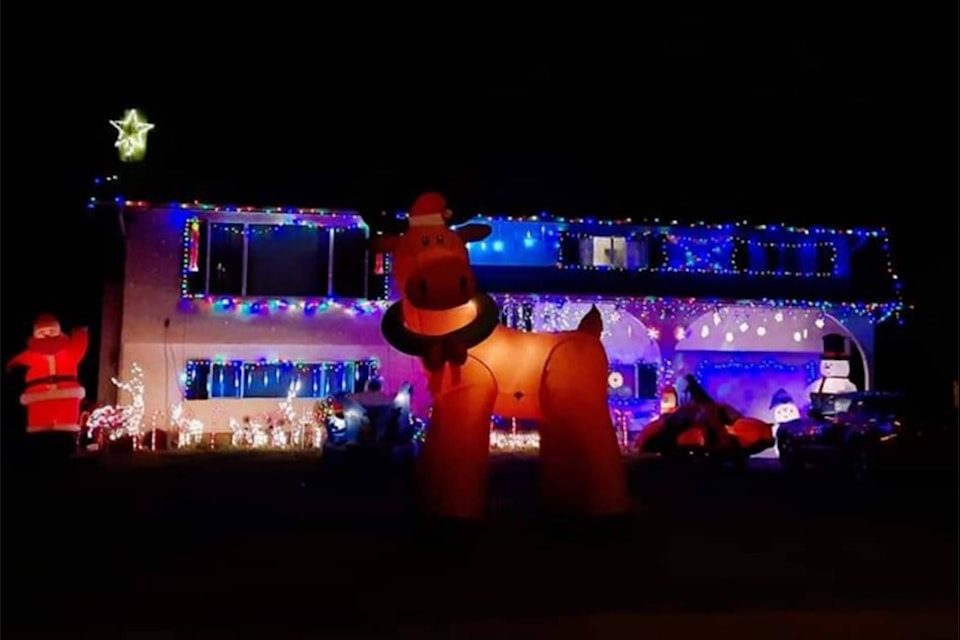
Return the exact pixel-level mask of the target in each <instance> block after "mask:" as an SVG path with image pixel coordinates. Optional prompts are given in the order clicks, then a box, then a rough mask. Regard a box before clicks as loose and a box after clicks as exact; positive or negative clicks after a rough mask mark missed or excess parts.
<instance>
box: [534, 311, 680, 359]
mask: <svg viewBox="0 0 960 640" xmlns="http://www.w3.org/2000/svg"><path fill="white" fill-rule="evenodd" d="M593 306H596V308H597V311H599V312H600V317H601V318H603V333H601V334H600V342H602V343H603V346H604V348H605V349H606V351H607V358H609V360H610V362H623V363H631V364H632V363H634V362H649V363H651V364H656V365H659V364H660V360H661V354H660V345H659V343H658V342H657V339H658V338H659V335H660V334H659V331H658V330H657V329H651V328H649V327H647V325H645V324H644V323H643V321H641V320H640V319H639V318H638V317H636V316H635V315H633V314H632V313H630V312H629V311H626V310H624V309H622V308H621V306H620V305H617V304H615V303H612V302H599V303H596V304H594V303H592V302H566V303H564V304H563V305H558V304H555V303H553V302H537V303H536V304H535V305H534V313H533V330H534V331H544V332H554V331H573V330H575V329H576V328H577V325H578V324H579V322H580V319H581V318H583V316H585V315H586V314H587V313H588V312H589V311H590V309H591V307H593Z"/></svg>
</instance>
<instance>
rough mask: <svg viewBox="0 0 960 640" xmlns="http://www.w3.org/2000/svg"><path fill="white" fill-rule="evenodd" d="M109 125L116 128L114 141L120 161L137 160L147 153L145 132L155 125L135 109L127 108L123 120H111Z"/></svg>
mask: <svg viewBox="0 0 960 640" xmlns="http://www.w3.org/2000/svg"><path fill="white" fill-rule="evenodd" d="M110 126H112V127H113V128H114V129H116V130H117V141H116V142H115V143H114V145H113V146H115V147H116V148H117V149H118V151H119V153H120V160H121V161H122V162H139V161H140V160H143V158H144V156H145V155H146V154H147V133H148V132H150V131H151V130H153V129H154V128H155V125H152V124H150V123H149V122H147V121H146V119H145V118H144V117H143V115H142V114H141V113H140V112H139V111H137V110H136V109H127V110H126V112H124V114H123V120H111V121H110Z"/></svg>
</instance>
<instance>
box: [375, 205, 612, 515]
mask: <svg viewBox="0 0 960 640" xmlns="http://www.w3.org/2000/svg"><path fill="white" fill-rule="evenodd" d="M364 219H365V221H366V222H367V225H368V226H369V227H370V229H371V231H372V232H378V234H377V235H374V236H373V237H372V238H371V245H372V250H373V251H374V252H376V253H383V254H386V253H389V254H392V258H393V259H392V276H393V278H394V279H395V283H396V285H397V287H398V289H399V291H400V292H401V299H400V300H399V301H397V302H395V303H394V304H393V305H392V306H391V307H390V308H389V309H388V310H387V312H386V314H385V315H384V318H383V323H382V326H381V329H382V332H383V335H384V338H385V339H386V340H387V342H388V343H390V345H392V346H393V347H394V348H395V349H397V350H399V351H401V352H403V353H406V354H409V355H414V356H417V357H419V358H421V360H422V362H423V364H424V367H425V369H426V373H427V375H428V379H429V384H428V387H429V390H430V392H431V394H432V397H433V408H432V417H431V424H430V428H429V431H428V435H427V438H426V442H425V443H424V448H423V452H422V454H421V456H420V459H419V461H418V464H419V465H420V468H419V480H420V485H421V494H422V495H421V497H422V500H423V507H424V508H425V510H426V511H427V512H428V513H430V514H432V515H437V516H443V517H454V518H471V519H476V518H482V517H483V515H484V513H485V511H486V502H487V495H486V493H487V465H488V459H489V454H490V435H489V423H490V416H491V415H493V414H496V415H500V416H504V417H515V418H517V419H523V420H534V421H536V422H537V423H538V424H539V431H540V458H541V472H542V485H543V497H544V501H545V502H546V504H547V506H548V507H550V508H554V509H562V510H567V511H572V512H575V513H580V514H584V515H612V514H617V513H623V512H626V511H628V510H629V502H630V501H629V494H628V491H627V485H626V474H625V470H624V465H623V460H622V458H621V455H620V449H619V446H618V445H617V439H616V434H615V432H614V428H613V425H612V423H611V420H610V411H609V408H608V406H607V373H608V368H609V366H608V361H607V355H606V352H605V351H604V348H603V345H602V344H601V342H600V334H601V332H602V330H603V320H602V319H601V317H600V313H599V312H598V311H597V309H596V308H593V309H591V310H590V312H588V313H587V314H586V315H585V316H584V317H583V319H582V320H581V321H580V325H579V327H578V328H577V329H576V330H575V331H564V332H559V333H526V332H521V331H517V330H515V329H510V328H507V327H504V326H501V325H500V324H499V315H500V314H499V310H498V309H497V305H496V303H495V302H494V301H493V299H492V298H490V296H488V295H487V294H485V293H482V292H480V291H479V290H478V289H477V283H476V279H475V278H474V274H473V270H472V269H471V267H470V260H469V255H468V253H467V248H466V244H467V243H468V242H474V241H478V240H482V239H484V238H486V237H487V236H488V235H490V233H491V231H492V230H491V228H490V227H489V226H488V225H484V224H464V225H461V226H459V227H456V228H452V227H453V225H455V224H457V223H458V222H465V221H466V220H460V221H457V220H456V219H455V218H454V217H453V214H452V212H451V211H450V210H449V209H447V203H446V200H445V199H444V197H443V196H442V195H440V194H437V193H426V194H424V195H422V196H420V197H419V198H418V199H417V200H416V202H415V203H414V205H413V208H412V209H411V211H410V216H409V224H408V226H407V228H406V229H396V231H397V232H396V233H385V231H386V229H385V227H386V226H387V225H386V222H385V219H384V218H376V217H375V216H365V217H364Z"/></svg>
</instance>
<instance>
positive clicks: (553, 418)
mask: <svg viewBox="0 0 960 640" xmlns="http://www.w3.org/2000/svg"><path fill="white" fill-rule="evenodd" d="M607 369H608V364H607V356H606V353H604V351H603V346H602V345H601V344H600V342H599V341H598V340H596V339H595V338H592V337H588V336H583V337H580V336H577V337H573V338H571V339H569V340H566V341H564V342H561V343H560V344H559V345H557V347H556V348H555V349H554V350H553V352H552V353H551V354H550V356H549V357H548V359H547V363H546V367H545V369H544V378H543V382H542V388H541V399H542V403H543V414H544V422H543V427H542V429H541V433H540V465H541V473H542V480H543V490H544V499H545V501H546V503H547V506H548V507H553V508H562V509H567V510H573V511H575V512H579V513H581V514H584V515H593V516H600V515H614V514H620V513H626V512H628V511H629V510H630V495H629V492H628V490H627V479H626V470H625V467H624V463H623V458H622V456H621V453H620V446H619V444H618V443H617V436H616V432H615V431H614V428H613V423H612V421H611V419H610V409H609V407H608V405H607V374H608V371H607Z"/></svg>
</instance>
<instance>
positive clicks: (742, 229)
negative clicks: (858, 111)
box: [122, 201, 905, 322]
mask: <svg viewBox="0 0 960 640" xmlns="http://www.w3.org/2000/svg"><path fill="white" fill-rule="evenodd" d="M122 202H123V204H124V206H127V207H131V208H140V209H164V208H178V209H183V210H189V211H194V212H197V213H233V214H254V213H279V214H292V215H293V216H317V217H322V218H323V219H322V220H321V219H317V220H304V219H300V218H290V219H289V220H287V221H286V223H288V224H295V225H306V226H316V227H324V228H334V229H335V230H337V231H338V232H342V231H344V230H348V229H351V228H363V229H367V227H366V225H365V224H364V223H363V220H362V218H360V217H359V215H358V214H356V213H355V212H349V211H337V210H332V209H319V208H317V209H304V208H295V207H234V206H225V205H211V204H204V203H199V202H195V203H191V204H178V203H173V204H171V205H166V206H164V205H151V204H150V203H147V202H140V201H122ZM397 215H398V217H403V215H404V214H402V213H398V214H397ZM198 220H199V218H197V217H191V218H190V219H188V220H187V221H186V224H185V226H184V232H183V239H184V255H183V278H182V281H181V284H182V290H181V293H182V295H183V296H184V297H185V298H195V299H198V300H200V301H201V303H202V304H204V305H206V306H208V307H209V308H210V309H211V310H212V311H214V312H235V313H241V314H263V313H275V312H297V311H302V312H304V313H306V314H314V313H318V312H325V311H328V310H344V311H347V312H349V313H359V314H364V313H376V312H378V311H382V310H383V309H385V308H386V307H387V306H388V304H387V303H386V302H385V299H386V298H388V297H389V294H390V282H389V280H390V278H389V275H390V272H391V268H390V266H391V265H390V256H389V255H382V256H373V259H374V261H375V269H374V270H375V271H376V272H377V277H382V278H383V280H382V282H383V288H382V293H381V294H380V295H381V296H382V298H383V299H381V300H366V301H363V300H353V299H351V300H350V301H340V300H338V299H335V298H323V297H317V298H298V297H286V298H283V297H278V298H259V299H257V298H250V297H246V298H245V297H238V296H212V295H205V294H203V293H191V292H190V291H189V286H188V277H189V276H190V274H192V273H196V271H195V270H194V269H195V268H197V265H196V258H197V256H198V250H197V249H196V248H195V247H194V245H195V244H196V242H197V241H198V233H197V228H196V224H197V221H198ZM239 220H241V221H242V218H240V219H239ZM477 220H478V221H482V222H488V223H489V224H491V225H492V226H494V231H495V234H496V233H500V234H503V235H504V236H505V237H508V236H511V234H513V235H517V237H518V238H520V236H522V238H521V239H522V243H520V244H522V246H523V247H524V248H527V249H529V250H531V251H541V249H540V246H541V244H543V243H542V242H541V241H542V240H544V239H549V238H551V237H558V238H561V239H563V238H566V237H572V238H576V239H578V240H581V239H584V238H596V237H598V236H595V235H592V234H591V233H589V231H590V230H589V229H576V228H571V227H577V226H584V225H587V226H590V227H591V228H592V227H598V228H600V227H621V226H625V225H633V226H634V227H637V226H638V225H642V224H647V225H661V223H660V221H659V219H654V220H653V221H651V222H646V223H635V222H633V221H631V220H630V219H626V220H595V219H589V218H563V217H554V216H550V215H549V214H542V215H540V216H533V217H528V218H522V217H513V216H501V217H491V216H479V217H478V218H477ZM531 222H536V223H537V225H538V228H539V232H538V235H540V236H542V237H541V238H537V237H533V234H532V233H531V231H530V230H529V229H527V228H526V227H524V228H520V227H519V226H518V227H517V228H516V229H513V230H511V229H510V228H509V227H505V226H504V225H505V224H509V223H531ZM277 226H278V225H248V227H246V230H243V231H237V233H246V234H251V233H253V234H257V233H267V232H269V231H270V230H271V229H276V228H277ZM259 227H264V228H263V229H260V228H259ZM682 229H688V230H697V231H699V232H700V233H705V232H714V233H713V235H700V236H696V235H690V234H689V233H687V234H684V233H678V230H682ZM738 234H739V235H738ZM756 234H773V235H775V236H778V237H780V239H778V240H772V239H771V240H766V239H761V238H758V237H754V235H756ZM784 234H787V235H790V236H794V237H796V236H803V237H811V238H813V239H812V240H793V239H783V238H782V236H783V235H784ZM604 238H605V239H606V238H608V237H604ZM623 238H624V239H629V240H631V241H635V240H638V239H643V240H649V241H653V240H657V241H659V242H660V246H661V253H662V254H663V255H662V256H661V259H660V261H659V262H660V264H652V263H651V262H650V261H649V259H645V258H641V259H640V263H643V264H641V265H639V266H638V265H636V264H634V265H631V269H630V270H647V271H651V272H658V273H659V272H663V273H694V274H704V275H706V274H712V275H742V276H777V277H800V278H811V277H817V278H829V277H838V276H842V275H844V273H845V272H844V271H842V270H840V269H839V266H838V264H839V263H838V261H839V255H840V254H839V250H838V248H837V247H838V245H837V243H838V242H844V241H847V240H848V239H855V240H866V239H871V238H878V239H880V240H881V246H882V250H883V251H884V253H885V255H886V269H887V273H888V276H889V277H890V278H891V279H892V281H893V283H894V298H895V299H894V300H892V301H888V302H876V303H865V302H827V301H815V300H770V299H760V300H753V301H751V302H752V303H755V304H759V305H763V306H813V307H817V308H821V309H824V310H830V311H831V312H834V311H840V310H851V311H852V312H853V313H854V314H855V315H859V316H871V317H872V318H873V319H874V320H875V321H876V322H881V321H885V320H887V319H889V318H892V317H897V318H899V317H900V314H901V311H903V310H904V308H905V305H904V303H903V300H902V286H901V283H900V280H899V277H898V276H897V274H896V272H895V271H894V269H893V263H892V256H891V252H890V239H889V237H888V235H887V232H886V230H885V229H883V228H879V229H835V228H828V227H797V226H790V225H759V226H751V225H749V224H747V223H745V222H741V223H725V224H710V223H705V222H698V223H692V224H689V225H681V224H680V223H678V222H677V221H671V222H670V224H669V226H653V227H650V228H645V229H636V228H634V229H631V230H625V235H624V236H623ZM610 239H611V240H612V238H610ZM496 242H499V243H500V245H504V246H502V247H501V250H500V251H496V249H497V247H496V246H493V245H494V243H496ZM490 244H491V246H493V248H494V252H493V253H494V254H499V255H503V256H507V258H504V259H506V260H508V261H511V262H510V264H513V263H514V262H516V263H517V264H519V263H524V264H526V263H525V262H524V261H523V260H519V261H518V260H517V259H516V256H517V255H518V252H519V253H522V252H523V251H522V250H520V249H519V248H517V250H516V251H515V250H514V248H515V247H514V245H515V244H517V243H514V242H504V241H502V240H495V241H493V242H491V243H490ZM562 244H563V243H562V242H560V241H556V242H554V243H553V245H554V246H555V248H556V250H558V251H559V253H560V255H559V256H555V257H554V258H551V262H550V263H549V264H544V265H540V264H533V263H531V264H530V265H527V266H554V267H559V268H564V269H568V268H577V269H596V270H600V269H605V270H610V269H612V270H626V269H624V268H616V267H611V266H610V263H611V261H609V260H607V261H606V263H605V264H604V265H597V266H595V265H593V264H581V263H580V262H579V261H578V262H576V263H571V264H568V263H567V262H566V261H565V260H564V259H563V258H564V256H563V249H562ZM480 245H483V246H484V247H485V246H486V243H473V244H471V245H470V246H469V248H470V250H471V257H472V258H473V261H474V262H475V263H477V264H480V265H483V264H498V263H497V261H496V260H493V261H490V260H487V259H479V260H478V259H477V258H478V257H479V254H478V253H476V251H475V248H476V247H478V246H480ZM506 245H509V246H510V248H511V250H510V251H505V250H503V249H504V247H505V246H506ZM671 247H673V253H671ZM737 247H740V248H741V249H743V250H744V251H746V252H748V253H750V252H754V251H759V252H765V251H766V250H768V249H770V250H776V251H777V252H782V251H796V252H799V253H801V254H804V255H806V254H810V255H809V256H808V257H810V256H812V261H811V260H808V262H810V263H811V266H810V267H809V268H806V269H803V268H791V269H780V268H771V267H769V266H767V267H763V268H760V267H757V266H753V265H752V264H746V265H737V264H736V262H738V260H736V259H735V256H736V254H737ZM822 250H826V251H828V252H829V253H828V258H827V262H829V266H825V265H824V264H823V263H822V262H823V261H822V260H820V258H819V256H818V255H816V254H817V252H818V251H822ZM625 251H626V250H625ZM481 253H483V252H482V251H481ZM626 253H628V254H629V253H630V252H629V251H626ZM640 253H641V254H642V253H643V252H640ZM647 253H649V251H647ZM674 253H675V254H676V255H674ZM636 260H637V258H635V257H634V258H633V261H634V262H636ZM378 261H379V262H378ZM626 262H629V260H627V259H626V258H625V259H624V266H626ZM747 262H748V263H753V262H754V261H753V260H747ZM504 264H506V263H504ZM641 266H642V269H641V268H640V267H641ZM597 299H601V298H600V297H598V298H597Z"/></svg>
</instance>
